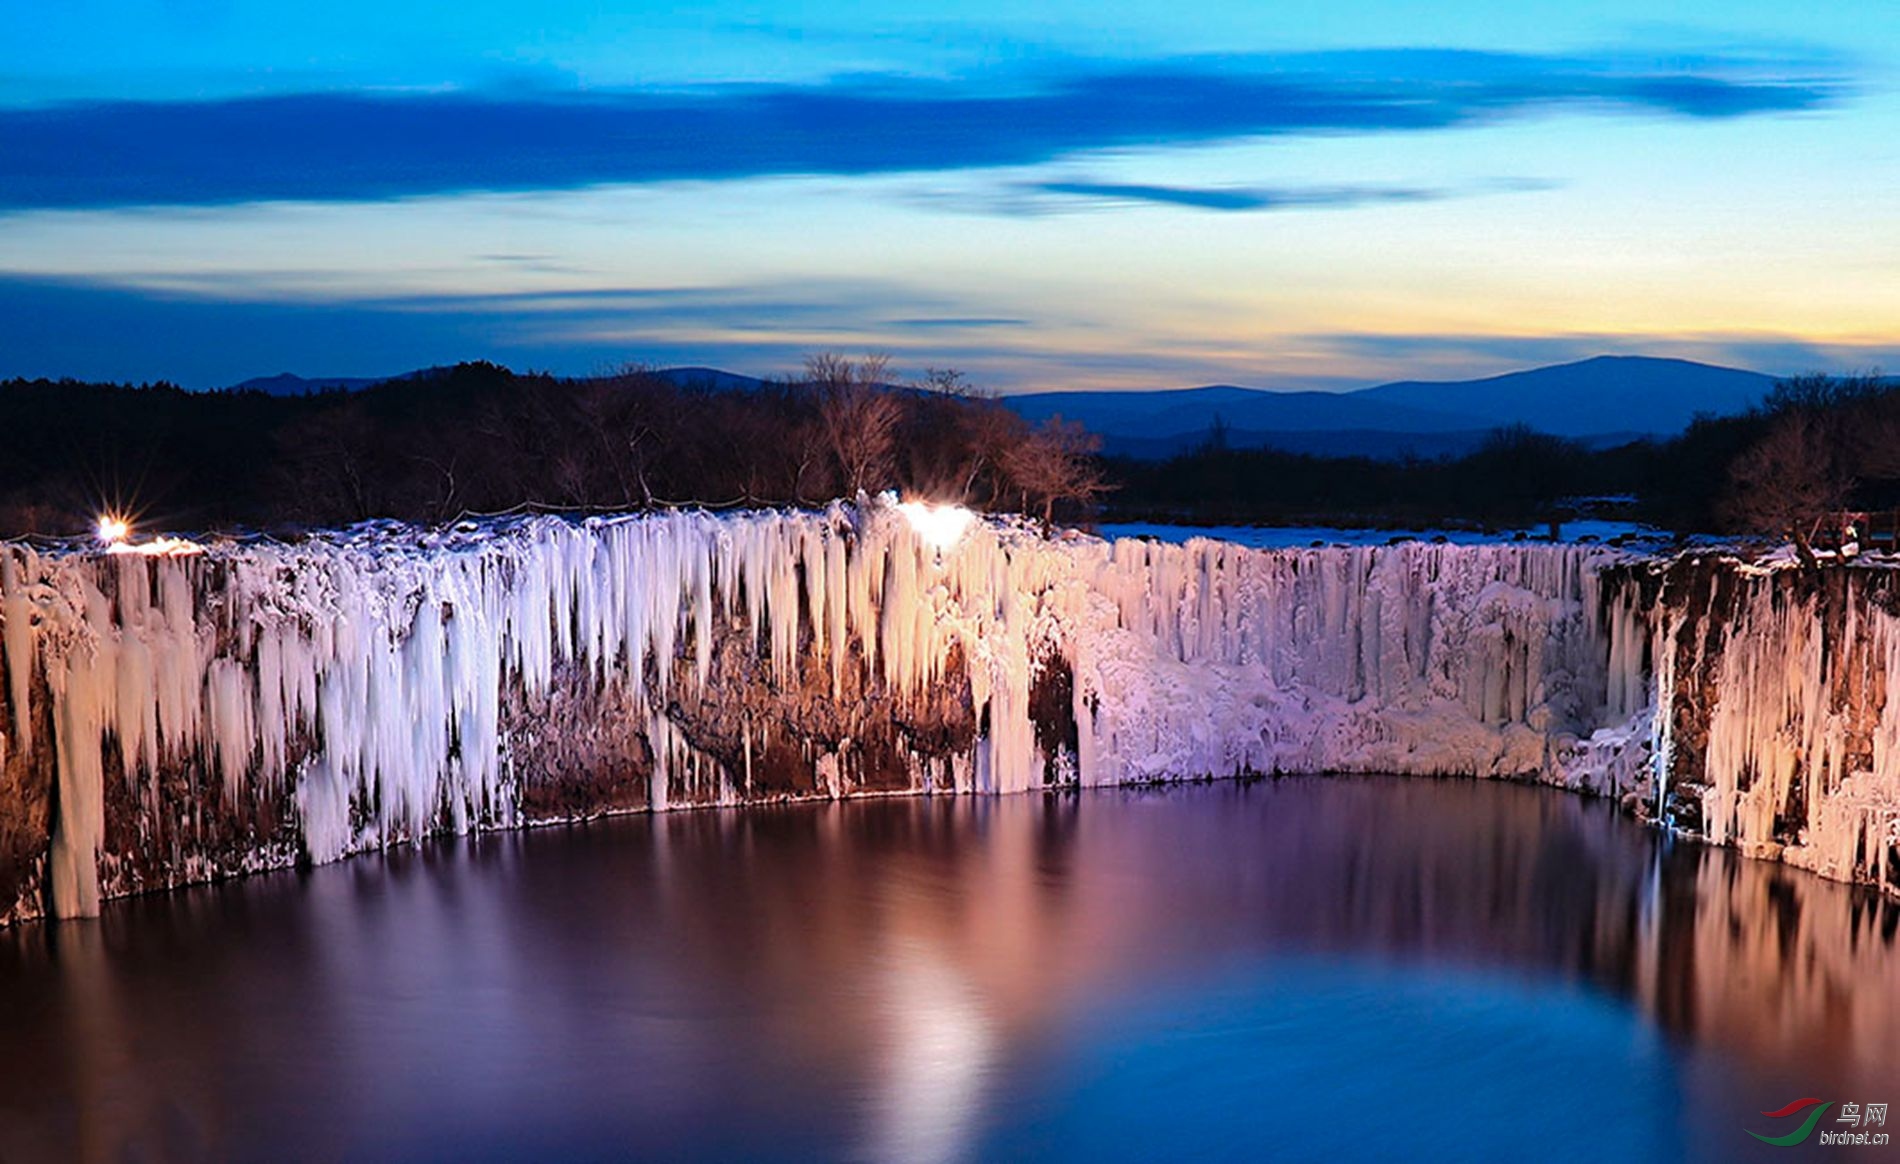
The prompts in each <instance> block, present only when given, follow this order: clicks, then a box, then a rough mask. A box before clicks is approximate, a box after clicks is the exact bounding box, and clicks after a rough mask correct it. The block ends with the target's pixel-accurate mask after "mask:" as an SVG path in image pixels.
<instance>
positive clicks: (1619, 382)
mask: <svg viewBox="0 0 1900 1164" xmlns="http://www.w3.org/2000/svg"><path fill="white" fill-rule="evenodd" d="M423 374H425V373H424V372H410V373H406V374H405V375H403V376H397V377H332V378H329V379H306V378H304V377H301V376H295V375H291V374H290V373H287V372H286V373H283V374H280V375H276V376H266V377H261V378H259V379H255V380H246V381H244V382H243V383H242V384H237V385H234V386H233V388H234V389H240V390H254V391H260V392H268V393H270V394H272V395H276V396H294V395H302V394H304V393H309V392H322V391H336V390H342V391H356V390H358V389H361V388H367V387H369V386H370V385H372V384H380V383H384V382H386V381H387V380H390V379H408V378H411V377H415V376H419V375H423ZM660 375H662V376H665V377H667V378H668V379H670V380H672V381H674V382H675V383H677V384H681V385H691V386H694V387H709V388H713V389H716V390H721V391H748V390H751V389H754V388H757V387H758V386H759V385H760V384H762V383H764V381H762V380H759V379H756V378H754V377H751V376H742V375H739V374H737V373H733V372H724V371H721V370H719V369H717V368H701V367H686V368H668V369H665V370H663V371H662V372H660ZM1774 382H1775V381H1774V377H1772V376H1765V375H1763V374H1761V373H1759V372H1747V371H1742V370H1740V369H1737V368H1723V367H1717V366H1715V365H1711V364H1698V363H1695V362H1693V361H1689V360H1669V359H1656V358H1652V357H1648V356H1597V357H1594V358H1592V359H1588V360H1580V361H1578V362H1576V363H1573V364H1559V365H1555V366H1553V367H1547V368H1532V369H1530V370H1528V371H1522V372H1509V373H1506V374H1504V375H1501V376H1489V377H1486V378H1484V379H1480V380H1448V381H1423V380H1404V381H1400V382H1398V383H1394V384H1381V385H1379V386H1377V387H1373V388H1361V389H1357V390H1355V391H1350V392H1278V391H1272V390H1268V389H1262V388H1237V387H1233V386H1231V385H1225V384H1222V385H1214V386H1210V387H1205V388H1177V389H1164V390H1159V391H1147V392H1108V391H1103V392H1038V393H1029V394H1025V395H1021V396H1007V397H1004V398H1003V403H1004V404H1006V405H1008V406H1009V407H1010V408H1013V409H1015V410H1016V411H1017V412H1018V413H1020V414H1021V415H1022V416H1024V417H1025V418H1027V419H1029V420H1031V421H1037V422H1040V421H1042V420H1045V419H1047V418H1049V417H1051V416H1062V417H1064V418H1065V419H1068V420H1074V421H1079V422H1081V423H1082V424H1083V425H1084V426H1085V427H1087V428H1088V429H1089V430H1090V431H1092V432H1095V433H1097V434H1099V435H1100V436H1101V437H1102V441H1103V447H1104V451H1106V452H1110V453H1117V454H1121V455H1125V456H1134V457H1144V458H1162V457H1168V456H1173V455H1174V454H1176V453H1180V452H1185V451H1188V450H1191V449H1193V448H1196V447H1198V446H1200V445H1202V444H1203V443H1205V442H1206V441H1207V440H1208V439H1209V437H1210V435H1211V434H1212V433H1213V432H1214V431H1215V429H1216V427H1219V428H1221V429H1222V430H1224V431H1223V436H1224V439H1225V440H1226V442H1227V444H1228V445H1229V447H1232V448H1262V447H1265V448H1280V449H1286V450H1288V451H1291V452H1305V453H1315V454H1321V455H1332V456H1344V455H1360V456H1373V457H1400V456H1408V455H1409V456H1419V457H1435V456H1442V455H1457V454H1459V453H1463V452H1468V451H1469V450H1471V449H1472V448H1475V447H1476V446H1477V445H1478V444H1479V443H1480V442H1481V441H1483V440H1484V438H1485V436H1486V435H1487V434H1488V433H1490V432H1491V431H1492V430H1494V429H1497V428H1499V427H1502V426H1505V425H1513V424H1522V425H1527V426H1529V427H1531V428H1534V429H1537V430H1538V431H1540V432H1547V433H1553V434H1555V435H1558V436H1565V437H1572V438H1575V439H1578V440H1581V441H1583V442H1585V443H1586V444H1589V445H1593V446H1599V447H1601V446H1606V445H1611V444H1618V443H1622V442H1625V441H1629V440H1634V439H1637V438H1640V437H1646V436H1669V435H1673V434H1675V433H1678V432H1681V431H1682V430H1683V429H1684V428H1686V427H1688V424H1689V422H1690V421H1691V420H1693V419H1694V418H1695V417H1696V415H1697V414H1698V413H1713V414H1717V415H1721V414H1728V413H1736V412H1741V411H1743V410H1745V409H1747V408H1749V407H1751V406H1753V405H1754V404H1756V403H1758V402H1759V401H1760V400H1761V398H1762V397H1763V396H1764V395H1766V394H1767V392H1768V390H1769V388H1771V387H1772V386H1773V385H1774Z"/></svg>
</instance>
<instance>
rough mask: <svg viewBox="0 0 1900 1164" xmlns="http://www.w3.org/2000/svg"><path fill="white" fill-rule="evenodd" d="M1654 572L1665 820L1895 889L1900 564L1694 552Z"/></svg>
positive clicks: (1899, 884) (1899, 836) (1660, 792)
mask: <svg viewBox="0 0 1900 1164" xmlns="http://www.w3.org/2000/svg"><path fill="white" fill-rule="evenodd" d="M1652 572H1653V574H1654V582H1653V587H1654V588H1655V589H1656V596H1655V600H1654V601H1655V608H1656V610H1657V611H1658V626H1657V646H1656V650H1657V652H1658V667H1657V670H1658V672H1659V674H1658V677H1657V682H1658V685H1659V690H1660V691H1661V692H1662V703H1661V705H1660V706H1661V707H1662V708H1663V713H1662V714H1658V715H1657V716H1656V717H1655V740H1656V744H1655V750H1656V757H1657V761H1656V762H1657V765H1658V767H1659V769H1660V770H1661V771H1662V772H1663V773H1664V775H1665V779H1664V780H1663V781H1661V782H1659V783H1658V784H1657V786H1656V793H1657V796H1658V805H1657V807H1658V810H1659V812H1660V814H1661V815H1664V816H1665V817H1667V818H1669V819H1671V820H1672V821H1673V823H1675V824H1677V825H1678V826H1679V827H1683V828H1686V829H1689V830H1691V831H1694V832H1697V833H1700V834H1702V835H1705V836H1706V837H1708V838H1709V839H1710V840H1712V841H1714V842H1716V843H1718V844H1728V845H1735V846H1738V847H1740V848H1741V849H1743V850H1744V851H1746V852H1749V853H1752V854H1754V855H1756V856H1764V857H1774V858H1779V859H1781V860H1784V861H1787V862H1789V863H1790V864H1794V865H1799V866H1802V867H1804V868H1808V869H1813V870H1815V871H1817V872H1820V873H1822V874H1824V875H1826V876H1829V877H1835V878H1840V879H1843V880H1859V881H1869V882H1873V883H1875V884H1878V885H1881V886H1883V887H1885V888H1887V889H1888V890H1889V891H1893V890H1900V847H1897V846H1900V698H1896V696H1900V688H1895V687H1894V685H1893V679H1894V678H1895V677H1896V676H1900V571H1896V570H1894V569H1891V568H1888V567H1884V566H1861V567H1850V568H1830V569H1826V570H1822V571H1818V572H1813V571H1800V570H1795V569H1789V568H1785V567H1784V568H1779V569H1759V568H1755V567H1752V566H1749V565H1746V564H1743V563H1738V562H1735V561H1733V560H1728V561H1717V560H1706V559H1702V560H1698V559H1683V560H1678V561H1675V562H1671V563H1667V564H1658V565H1656V566H1654V567H1653V568H1652Z"/></svg>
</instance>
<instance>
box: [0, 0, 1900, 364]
mask: <svg viewBox="0 0 1900 1164" xmlns="http://www.w3.org/2000/svg"><path fill="white" fill-rule="evenodd" d="M1652 11H1653V8H1652V6H1648V5H1636V4H1596V5H1589V4H1580V3H1568V4H1551V5H1525V4H1503V3H1498V4H1492V3H1459V2H1457V0H1449V2H1446V3H1441V4H1438V5H1435V6H1431V7H1430V8H1429V10H1427V9H1426V7H1425V6H1419V5H1414V4H1400V3H1352V2H1337V3H1329V4H1325V5H1309V4H1299V5H1290V4H1289V5H1274V4H1263V3H1250V4H1232V5H1199V6H1184V5H1181V4H1179V3H1172V4H1160V3H1153V4H1120V5H1113V4H1102V3H1088V4H1084V3H1057V4H1042V5H1036V6H1024V5H1021V4H1000V3H999V4H988V3H979V4H964V5H960V6H951V5H945V4H943V3H934V4H929V5H925V4H882V5H868V4H839V3H828V4H824V5H803V4H789V3H771V2H767V3H753V4H713V5H702V6H699V7H698V8H697V9H696V10H695V11H694V12H693V13H692V14H691V15H690V16H687V15H681V14H679V13H676V12H674V11H673V10H672V9H670V8H658V9H646V8H644V7H643V6H638V5H619V6H612V5H603V4H599V3H570V2H566V0H556V2H552V3H539V4H536V5H522V4H519V3H506V4H504V3H492V2H487V0H478V2H473V3H458V4H454V5H447V4H444V5H434V6H422V5H404V4H400V3H392V2H384V3H378V4H368V3H360V2H358V0H333V2H331V3H327V4H323V5H304V6H290V5H281V4H276V3H264V2H260V0H143V2H131V0H72V2H71V3H67V4H63V5H34V6H29V7H27V8H26V9H25V10H23V11H22V12H20V13H17V14H10V15H9V17H8V25H9V34H8V36H7V37H5V38H0V375H12V374H25V375H48V374H72V375H78V376H86V377H112V378H129V379H141V380H142V379H150V378H159V377H164V378H170V379H174V380H177V381H180V382H183V383H186V384H189V385H192V386H215V385H220V384H225V383H230V382H233V381H235V380H238V379H242V378H245V377H247V376H251V375H258V374H265V373H271V372H276V371H280V370H295V371H298V372H302V373H304V374H307V375H373V374H378V373H389V372H396V371H401V370H405V369H407V368H411V367H417V366H423V365H428V364H434V363H442V362H452V361H455V360H459V359H473V358H489V359H496V360H500V361H502V362H506V363H509V364H511V365H513V366H516V367H522V368H529V367H532V368H543V369H549V370H553V371H556V372H563V373H587V372H593V371H599V370H604V369H607V368H611V367H615V366H617V365H620V364H624V363H630V362H632V363H638V362H644V363H659V364H674V363H702V364H716V365H720V366H723V367H728V368H732V369H734V370H737V371H745V372H752V373H758V374H766V373H771V372H776V371H783V370H788V369H791V368H794V367H796V366H797V364H798V363H799V360H800V358H801V357H802V355H803V354H805V353H808V352H813V351H820V350H839V351H848V352H860V351H876V352H884V353H888V354H890V355H891V356H892V358H893V361H894V363H895V364H896V366H897V367H898V368H899V369H900V370H902V371H907V372H913V373H916V372H921V371H922V369H924V368H925V367H927V366H936V367H943V366H954V367H957V368H961V369H963V370H965V371H966V372H967V373H969V374H970V375H971V377H972V378H973V379H975V380H976V381H977V382H979V383H982V384H986V385H988V386H990V387H994V388H998V389H1001V390H1005V391H1019V390H1032V389H1038V388H1078V387H1154V386H1175V385H1185V384H1193V383H1207V382H1217V381H1219V382H1232V383H1243V384H1252V385H1261V386H1273V387H1350V386H1355V385H1359V384H1365V383H1371V382H1376V381H1378V380H1382V379H1389V378H1397V377H1402V376H1420V377H1434V376H1446V377H1451V376H1463V375H1472V374H1484V373H1490V372H1497V371H1503V370H1507V369H1509V368H1513V367H1521V366H1525V365H1529V364H1535V363H1542V362H1552V361H1556V360H1561V359H1567V358H1574V357H1580V356H1586V355H1591V354H1596V353H1599V352H1646V353H1652V354H1661V355H1681V356H1687V357H1691V358H1699V359H1707V360H1712V361H1717V362H1726V363H1733V364H1738V365H1743V366H1748V367H1755V368H1759V369H1761V370H1764V371H1769V372H1775V373H1784V372H1794V371H1802V370H1809V369H1815V368H1823V369H1859V368H1866V367H1871V366H1885V367H1888V368H1890V369H1891V368H1895V367H1900V358H1896V356H1897V355H1900V311H1897V310H1896V308H1900V215H1895V214H1893V213H1892V212H1891V210H1890V209H1889V207H1890V205H1891V197H1890V195H1889V194H1888V193H1887V192H1888V191H1891V190H1893V189H1895V188H1896V186H1900V95H1897V94H1896V91H1895V86H1894V80H1895V75H1896V73H1895V70H1896V65H1900V21H1895V20H1893V19H1892V18H1891V13H1890V11H1889V10H1888V9H1887V8H1886V6H1885V5H1883V4H1878V3H1842V4H1831V5H1825V6H1809V7H1808V8H1805V9H1804V8H1799V7H1791V6H1788V5H1786V4H1767V3H1752V2H1750V3H1726V4H1721V5H1714V4H1710V5H1701V6H1698V5H1678V6H1675V7H1674V8H1673V10H1672V15H1671V23H1668V24H1659V23H1656V22H1655V21H1654V20H1653V19H1652V18H1651V16H1650V13H1651V12H1652Z"/></svg>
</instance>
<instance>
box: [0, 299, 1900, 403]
mask: <svg viewBox="0 0 1900 1164" xmlns="http://www.w3.org/2000/svg"><path fill="white" fill-rule="evenodd" d="M793 290H794V289H792V288H787V287H773V286H763V287H753V288H743V287H673V288H667V287H644V288H642V287H635V288H625V289H604V290H600V291H597V292H550V293H525V294H499V295H471V296H390V297H385V298H380V299H364V300H351V301H323V302H292V301H283V300H265V301H260V300H257V299H243V298H233V297H232V295H235V294H236V293H237V289H235V288H227V291H228V292H229V294H227V295H226V296H225V297H223V298H213V297H210V296H207V295H204V294H195V295H186V294H178V293H154V292H151V291H141V290H135V289H128V288H123V287H113V286H103V285H97V284H92V283H87V282H85V281H80V280H70V279H68V280H56V279H31V278H19V277H8V276H4V275H0V377H6V376H13V375H29V376H31V375H47V376H61V375H73V376H80V377H89V378H102V379H124V380H135V381H137V380H147V379H152V378H157V377H167V378H170V379H173V380H176V381H179V382H181V383H184V384H185V385H187V386H189V387H217V386H221V385H226V384H233V383H236V382H238V381H240V380H243V379H247V378H249V377H251V376H256V375H260V374H268V373H272V372H278V371H286V370H288V371H295V372H299V373H301V374H305V375H388V374H394V373H399V372H403V371H407V370H409V369H412V368H418V367H426V366H428V365H431V364H441V363H453V362H455V361H458V360H466V359H491V360H496V361H499V362H501V363H505V364H510V365H512V366H514V367H517V368H545V369H549V370H552V371H555V372H560V373H571V374H582V373H588V372H594V371H600V370H604V369H606V368H610V367H615V366H618V365H620V364H623V363H625V362H627V361H629V360H637V361H641V362H650V363H658V364H700V365H706V364H709V365H714V366H718V367H723V368H726V369H728V370H730V371H736V372H745V373H750V374H755V375H770V374H774V373H778V372H784V371H787V370H792V369H796V368H797V367H798V366H799V362H800V360H801V359H802V358H803V357H804V356H805V355H806V354H809V353H810V352H813V351H822V350H826V349H832V350H842V351H863V350H878V351H887V352H890V353H892V354H893V355H894V356H896V357H897V359H898V361H899V363H900V365H906V366H908V368H909V369H910V370H912V371H921V370H922V369H923V368H924V367H926V366H938V367H943V366H951V367H958V368H961V369H963V370H964V371H966V372H968V373H970V374H971V375H972V377H973V378H974V379H975V380H976V381H977V382H978V383H981V384H985V385H988V386H991V387H996V388H1001V389H1004V390H1027V389H1050V388H1101V387H1140V388H1167V387H1186V386H1191V385H1195V384H1209V383H1232V384H1245V385H1250V386H1255V387H1263V388H1324V389H1333V388H1349V387H1362V386H1364V385H1366V384H1370V383H1377V382H1379V381H1382V380H1396V379H1411V378H1423V379H1462V378H1465V377H1469V376H1477V375H1489V374H1492V373H1496V372H1503V371H1509V370H1512V369H1515V368H1524V367H1531V366H1535V365H1539V364H1551V363H1561V362H1565V361H1569V360H1575V359H1581V358H1584V357H1587V356H1594V355H1603V354H1641V355H1653V356H1679V357H1683V358H1688V359H1696V360H1704V361H1707V362H1710V363H1719V364H1727V365H1730V366H1734V367H1744V368H1752V369H1755V370H1758V371H1763V372H1768V373H1771V374H1776V375H1786V374H1791V373H1796V372H1803V371H1809V370H1813V369H1824V370H1831V371H1852V370H1861V369H1866V368H1870V367H1875V366H1881V367H1885V368H1887V369H1889V370H1892V369H1895V368H1900V346H1897V345H1895V344H1894V343H1892V342H1891V341H1890V340H1888V341H1882V340H1879V339H1878V338H1873V337H1870V338H1868V339H1866V340H1863V341H1860V342H1853V341H1838V342H1831V341H1826V340H1816V339H1812V338H1807V337H1801V336H1796V335H1785V334H1764V333H1706V334H1668V333H1662V332H1658V333H1654V334H1605V333H1585V332H1560V333H1557V334H1548V335H1406V334H1391V333H1370V332H1333V333H1324V334H1304V335H1291V336H1287V337H1285V338H1284V342H1282V343H1280V344H1277V345H1267V346H1264V347H1261V346H1240V347H1236V346H1233V345H1225V346H1222V345H1214V346H1209V345H1205V344H1202V343H1198V342H1196V341H1194V340H1191V339H1180V338H1172V337H1169V336H1166V335H1154V334H1139V333H1135V334H1126V335H1124V334H1121V331H1122V329H1108V330H1106V331H1104V330H1101V329H1094V330H1092V329H1090V328H1088V327H1087V326H1084V325H1076V324H1074V323H1073V322H1072V321H1071V322H1065V321H1060V320H1058V321H1056V325H1055V326H1050V327H1043V326H1040V324H1042V323H1044V322H1045V321H1042V320H1025V319H1017V318H1013V317H1006V316H983V315H978V314H974V313H971V312H970V311H969V308H970V307H971V306H973V304H971V303H968V302H964V301H959V300H957V299H955V298H952V297H944V296H937V295H936V293H934V292H931V291H929V290H918V289H915V288H908V287H904V286H901V285H894V284H890V283H881V282H876V281H868V280H867V281H822V280H821V281H816V282H810V283H802V284H800V286H799V287H798V288H797V289H796V290H798V291H799V292H800V294H799V295H797V296H794V295H792V294H791V292H792V291H793ZM959 309H961V310H959ZM101 336H110V337H111V338H112V342H110V343H101V342H99V337H101ZM1276 348H1277V349H1279V350H1281V351H1283V352H1295V353H1299V355H1298V357H1297V358H1292V359H1288V358H1285V357H1283V356H1282V357H1276V356H1275V354H1274V351H1275V349H1276Z"/></svg>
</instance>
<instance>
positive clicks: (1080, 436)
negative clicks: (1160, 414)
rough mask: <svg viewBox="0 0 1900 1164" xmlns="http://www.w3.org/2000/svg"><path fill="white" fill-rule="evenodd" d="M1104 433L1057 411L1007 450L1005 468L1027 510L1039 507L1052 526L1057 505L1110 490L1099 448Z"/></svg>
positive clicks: (1084, 502) (1091, 498) (1087, 500)
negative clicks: (1097, 457)
mask: <svg viewBox="0 0 1900 1164" xmlns="http://www.w3.org/2000/svg"><path fill="white" fill-rule="evenodd" d="M1100 447H1101V438H1099V437H1097V436H1095V435H1094V434H1093V433H1091V432H1089V431H1088V430H1087V429H1085V428H1083V427H1082V426H1081V425H1080V424H1078V423H1074V422H1071V421H1065V420H1063V419H1062V418H1061V417H1060V416H1052V417H1050V418H1049V419H1048V420H1046V421H1044V422H1043V424H1042V427H1040V428H1038V429H1036V430H1035V431H1033V432H1031V433H1029V434H1028V435H1027V436H1025V437H1024V438H1023V439H1021V440H1019V441H1017V442H1016V443H1015V444H1014V445H1012V446H1010V447H1009V448H1007V449H1005V450H1004V451H1003V453H1002V454H1001V456H1002V464H1003V472H1004V473H1005V475H1006V476H1007V477H1008V478H1009V481H1010V484H1011V486H1012V487H1013V488H1014V490H1015V492H1016V494H1017V496H1018V497H1019V499H1020V500H1021V502H1022V507H1023V512H1025V513H1031V512H1035V513H1038V514H1039V515H1040V517H1041V518H1042V524H1043V525H1044V526H1048V525H1050V524H1052V523H1053V522H1054V521H1055V510H1056V506H1057V505H1058V504H1059V503H1062V502H1073V503H1075V504H1077V505H1080V506H1087V505H1089V504H1090V503H1091V502H1093V501H1094V500H1095V498H1096V497H1098V496H1100V495H1101V494H1102V492H1103V491H1104V490H1105V489H1106V487H1107V486H1106V483H1105V482H1104V480H1103V478H1102V473H1101V469H1100V467H1099V466H1098V465H1097V464H1096V461H1095V456H1094V454H1095V452H1096V450H1097V449H1099V448H1100Z"/></svg>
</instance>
